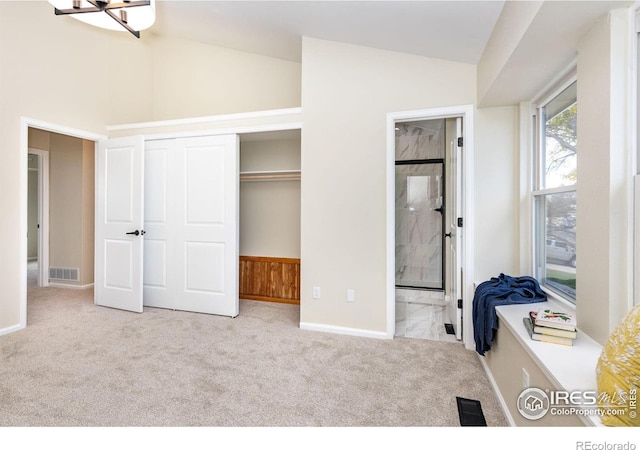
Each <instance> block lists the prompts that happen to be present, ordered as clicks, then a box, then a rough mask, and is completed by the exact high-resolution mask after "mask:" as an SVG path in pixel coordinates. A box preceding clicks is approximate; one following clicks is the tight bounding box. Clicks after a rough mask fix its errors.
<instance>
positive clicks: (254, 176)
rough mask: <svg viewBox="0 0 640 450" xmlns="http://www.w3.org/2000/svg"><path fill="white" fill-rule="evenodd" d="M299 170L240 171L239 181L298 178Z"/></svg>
mask: <svg viewBox="0 0 640 450" xmlns="http://www.w3.org/2000/svg"><path fill="white" fill-rule="evenodd" d="M299 179H300V171H299V170H281V171H269V172H267V171H265V172H240V181H268V180H299Z"/></svg>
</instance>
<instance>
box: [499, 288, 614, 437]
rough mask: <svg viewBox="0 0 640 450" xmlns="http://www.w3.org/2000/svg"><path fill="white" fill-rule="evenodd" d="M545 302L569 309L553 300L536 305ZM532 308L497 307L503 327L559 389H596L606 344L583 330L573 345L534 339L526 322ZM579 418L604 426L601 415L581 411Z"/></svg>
mask: <svg viewBox="0 0 640 450" xmlns="http://www.w3.org/2000/svg"><path fill="white" fill-rule="evenodd" d="M545 305H549V306H552V307H554V308H555V307H559V309H565V310H567V308H566V307H564V306H563V305H562V304H558V302H555V301H553V300H551V301H548V302H544V303H536V304H535V307H536V308H537V307H544V306H545ZM531 309H532V305H531V304H522V305H520V304H519V305H504V306H498V307H496V313H497V314H498V318H499V320H500V326H503V325H504V326H506V328H507V329H508V330H509V331H510V332H511V333H512V334H513V336H514V337H515V338H516V340H517V341H518V342H519V343H520V345H522V347H523V348H524V350H525V351H526V352H527V354H528V355H529V356H530V357H531V359H532V360H533V361H534V362H535V363H536V364H537V365H538V366H539V367H540V370H542V372H543V373H544V374H545V375H546V376H547V378H548V379H549V381H550V382H551V383H552V384H553V386H554V387H555V388H556V389H558V390H564V391H569V392H574V391H595V390H596V387H597V386H596V365H597V363H598V358H599V357H600V354H601V353H602V346H601V345H600V344H598V343H597V342H596V341H594V340H593V339H591V338H590V337H589V336H587V335H586V334H584V333H583V332H582V331H580V329H578V337H577V338H576V340H575V342H574V345H573V346H572V347H567V346H564V345H556V344H549V343H546V342H539V341H534V340H532V339H531V338H530V337H529V334H528V332H527V330H526V328H525V327H524V324H523V322H522V319H523V318H524V317H527V316H528V314H529V311H530V310H531ZM591 408H593V407H591ZM579 417H580V419H581V420H582V421H583V422H584V424H585V425H588V426H603V425H602V422H601V421H600V419H599V418H598V417H597V416H594V415H582V414H581V415H580V416H579Z"/></svg>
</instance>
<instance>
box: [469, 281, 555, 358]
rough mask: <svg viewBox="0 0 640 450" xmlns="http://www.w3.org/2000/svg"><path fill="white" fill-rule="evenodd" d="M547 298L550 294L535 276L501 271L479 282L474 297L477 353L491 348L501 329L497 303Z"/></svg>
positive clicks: (482, 353) (533, 300)
mask: <svg viewBox="0 0 640 450" xmlns="http://www.w3.org/2000/svg"><path fill="white" fill-rule="evenodd" d="M546 300H547V294H545V293H544V291H543V290H542V289H540V285H539V284H538V281H537V280H536V279H535V278H532V277H517V278H514V277H510V276H509V275H504V274H502V273H501V274H500V276H499V277H497V278H491V280H489V281H485V282H483V283H480V285H479V286H478V287H477V288H476V292H475V294H474V296H473V337H474V338H475V340H476V352H478V353H479V354H481V355H484V353H485V352H486V351H487V350H490V349H491V342H493V338H494V336H495V332H496V330H497V329H498V315H497V314H496V306H500V305H511V304H516V303H537V302H544V301H546Z"/></svg>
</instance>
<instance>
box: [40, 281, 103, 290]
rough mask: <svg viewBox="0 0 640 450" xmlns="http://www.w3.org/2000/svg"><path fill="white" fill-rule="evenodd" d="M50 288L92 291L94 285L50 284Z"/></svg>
mask: <svg viewBox="0 0 640 450" xmlns="http://www.w3.org/2000/svg"><path fill="white" fill-rule="evenodd" d="M49 286H51V287H57V288H63V289H91V288H92V287H93V283H90V284H82V285H81V284H64V283H51V282H49Z"/></svg>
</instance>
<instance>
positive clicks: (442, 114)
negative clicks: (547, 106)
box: [386, 105, 474, 350]
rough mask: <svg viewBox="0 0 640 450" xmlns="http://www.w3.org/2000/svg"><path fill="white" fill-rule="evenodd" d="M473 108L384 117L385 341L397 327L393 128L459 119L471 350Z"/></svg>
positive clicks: (469, 343)
mask: <svg viewBox="0 0 640 450" xmlns="http://www.w3.org/2000/svg"><path fill="white" fill-rule="evenodd" d="M473 113H474V106H473V105H460V106H450V107H442V108H429V109H420V110H411V111H399V112H391V113H387V161H386V166H387V173H386V176H387V198H386V201H387V224H386V228H387V236H386V241H387V282H386V284H387V333H386V334H387V336H386V337H387V339H393V336H394V334H395V327H396V322H395V321H396V310H395V307H396V305H395V303H396V299H395V297H396V294H395V273H396V262H395V255H396V251H395V247H396V242H395V159H396V158H395V125H396V122H403V121H408V120H432V119H448V118H457V117H461V118H462V127H463V135H464V151H463V154H462V195H463V207H462V214H461V215H460V216H461V217H463V218H464V233H463V238H462V248H461V249H460V250H459V251H460V252H461V253H462V255H461V257H462V264H461V266H462V271H463V286H462V294H463V297H462V298H463V301H462V332H463V333H462V342H463V343H464V345H465V348H467V349H468V350H473V348H474V338H473V320H472V301H473V293H474V286H473V280H474V265H473V260H474V253H473V243H474V221H473V218H474V196H473V167H474V165H473V143H474V137H473V136H474V135H473Z"/></svg>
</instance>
